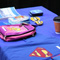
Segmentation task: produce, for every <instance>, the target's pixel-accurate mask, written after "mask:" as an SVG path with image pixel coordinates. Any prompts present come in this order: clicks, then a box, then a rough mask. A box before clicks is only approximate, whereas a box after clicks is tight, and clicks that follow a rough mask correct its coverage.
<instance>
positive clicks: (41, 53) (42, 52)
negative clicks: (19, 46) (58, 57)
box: [29, 47, 52, 58]
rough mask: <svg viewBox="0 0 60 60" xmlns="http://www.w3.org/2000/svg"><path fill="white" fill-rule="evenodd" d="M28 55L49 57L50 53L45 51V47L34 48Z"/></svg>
mask: <svg viewBox="0 0 60 60" xmlns="http://www.w3.org/2000/svg"><path fill="white" fill-rule="evenodd" d="M29 56H36V57H44V58H45V57H51V56H52V54H51V53H50V52H49V51H47V50H46V49H45V48H40V47H38V48H36V49H35V50H34V51H33V52H32V53H31V54H30V55H29Z"/></svg>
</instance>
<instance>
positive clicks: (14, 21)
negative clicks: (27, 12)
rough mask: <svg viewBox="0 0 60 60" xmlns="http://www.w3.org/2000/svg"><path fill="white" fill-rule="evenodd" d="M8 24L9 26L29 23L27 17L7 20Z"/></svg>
mask: <svg viewBox="0 0 60 60" xmlns="http://www.w3.org/2000/svg"><path fill="white" fill-rule="evenodd" d="M8 22H9V23H10V24H20V23H29V17H28V16H17V17H12V18H8Z"/></svg>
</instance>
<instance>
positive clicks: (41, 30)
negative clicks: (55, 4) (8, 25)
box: [0, 6, 60, 60]
mask: <svg viewBox="0 0 60 60" xmlns="http://www.w3.org/2000/svg"><path fill="white" fill-rule="evenodd" d="M35 9H40V10H42V11H43V16H38V17H40V19H41V21H43V25H41V26H36V35H35V36H34V37H29V38H26V39H22V40H18V41H11V42H5V41H3V40H2V39H0V60H33V59H34V60H49V59H50V60H51V56H55V55H58V54H60V49H59V48H57V47H56V46H60V45H59V44H60V35H58V34H56V33H55V27H54V22H53V18H54V17H56V16H58V15H57V14H55V13H53V12H51V11H50V10H48V9H46V8H45V7H43V6H37V7H30V8H23V9H16V10H17V12H19V13H20V14H21V15H26V16H29V17H31V16H30V15H29V11H30V10H35ZM2 21H3V22H6V21H7V20H2ZM30 24H32V25H36V24H35V23H34V22H33V21H31V20H30ZM0 25H2V24H0ZM39 49H40V50H39ZM47 51H48V52H47Z"/></svg>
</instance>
